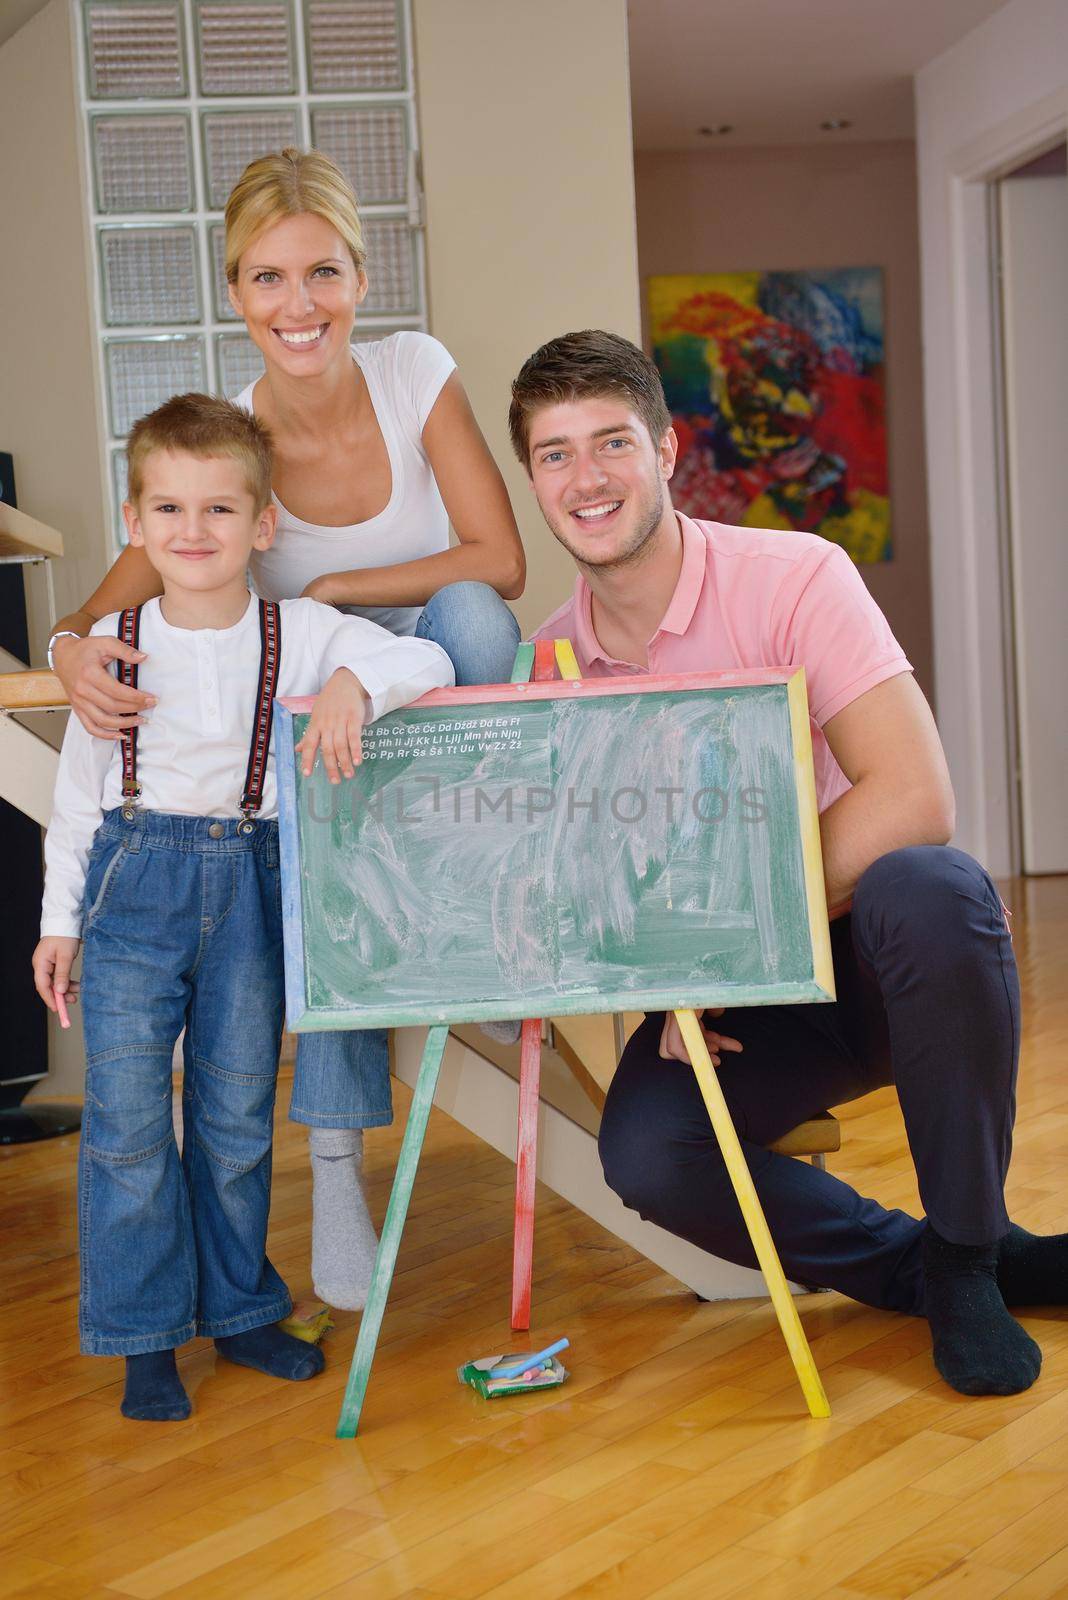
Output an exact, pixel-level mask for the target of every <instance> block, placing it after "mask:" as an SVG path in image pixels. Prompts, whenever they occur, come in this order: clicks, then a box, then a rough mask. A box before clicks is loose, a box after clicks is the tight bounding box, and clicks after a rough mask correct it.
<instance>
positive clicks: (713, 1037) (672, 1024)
mask: <svg viewBox="0 0 1068 1600" xmlns="http://www.w3.org/2000/svg"><path fill="white" fill-rule="evenodd" d="M723 1009H724V1008H723V1007H722V1006H717V1007H715V1008H714V1009H713V1008H712V1007H709V1008H708V1009H707V1010H706V1011H704V1012H703V1013H702V1014H701V1015H700V1016H699V1017H698V1019H697V1023H698V1026H699V1027H700V1029H701V1032H702V1033H703V1034H704V1037H705V1044H706V1045H707V1046H708V1053H709V1055H710V1056H711V1057H712V1065H713V1066H714V1067H718V1066H719V1064H720V1060H719V1056H720V1051H721V1050H741V1049H742V1048H743V1046H742V1045H740V1044H739V1042H738V1040H737V1039H731V1038H728V1036H727V1035H726V1034H725V1033H713V1032H712V1029H711V1028H708V1027H706V1026H705V1024H706V1023H707V1021H708V1019H709V1017H721V1016H722V1015H723ZM659 1054H660V1059H661V1060H662V1061H689V1059H690V1053H689V1051H688V1050H687V1048H686V1043H685V1040H684V1039H683V1037H682V1030H681V1028H680V1027H679V1025H678V1022H677V1021H676V1020H675V1013H674V1011H669V1012H668V1014H667V1016H666V1017H665V1018H664V1027H663V1030H662V1032H661V1034H660V1051H659Z"/></svg>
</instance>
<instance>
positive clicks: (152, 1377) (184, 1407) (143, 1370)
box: [119, 1350, 193, 1422]
mask: <svg viewBox="0 0 1068 1600" xmlns="http://www.w3.org/2000/svg"><path fill="white" fill-rule="evenodd" d="M119 1409H120V1411H121V1412H122V1414H123V1416H124V1417H132V1418H133V1419H134V1421H135V1422H184V1421H185V1419H186V1417H187V1416H188V1415H189V1413H190V1412H191V1411H192V1409H193V1407H192V1406H191V1405H190V1403H189V1396H188V1395H187V1394H186V1392H185V1389H184V1388H183V1387H182V1380H181V1378H180V1377H179V1376H178V1366H177V1363H176V1361H175V1359H174V1351H173V1350H152V1351H150V1352H149V1353H148V1355H143V1356H127V1357H126V1393H125V1394H124V1395H123V1397H122V1405H121V1406H120V1407H119Z"/></svg>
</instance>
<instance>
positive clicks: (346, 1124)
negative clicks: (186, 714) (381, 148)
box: [49, 149, 525, 1309]
mask: <svg viewBox="0 0 1068 1600" xmlns="http://www.w3.org/2000/svg"><path fill="white" fill-rule="evenodd" d="M364 260H365V252H364V243H363V235H362V231H361V227H360V219H359V214H358V211H357V206H356V199H355V196H354V195H353V193H352V190H351V188H350V187H349V185H348V183H347V182H346V180H345V178H344V177H343V175H342V174H341V172H340V171H339V169H338V168H337V167H336V166H335V165H334V163H333V162H332V161H330V160H329V159H328V158H327V157H326V156H324V155H322V154H320V153H319V152H317V151H314V150H313V151H309V152H306V153H301V152H300V151H298V150H292V149H289V150H283V151H281V152H280V153H278V154H273V155H268V156H264V157H262V158H261V159H260V160H258V161H254V162H253V163H252V164H251V165H250V166H249V167H247V168H246V170H245V172H244V173H243V174H242V176H241V178H240V180H239V181H238V183H237V185H236V186H235V188H234V190H233V193H232V194H231V196H230V198H229V200H228V202H227V207H226V272H227V278H228V280H229V285H230V300H231V303H232V305H233V307H234V309H235V310H236V311H237V312H239V314H240V315H241V316H242V317H243V318H244V321H245V325H246V327H247V328H248V331H249V335H250V336H251V338H252V339H253V341H254V343H255V344H256V345H257V347H258V348H259V350H260V353H261V354H262V356H263V359H264V364H265V368H266V371H265V373H264V375H263V377H262V378H260V379H259V381H258V382H257V383H254V384H251V385H250V386H249V387H248V388H247V389H246V390H245V391H244V392H243V393H242V394H240V395H238V396H236V399H237V402H238V403H239V404H240V405H242V406H244V407H245V408H246V409H247V410H249V411H251V412H253V413H254V414H255V416H256V417H258V418H259V419H260V420H261V421H262V422H264V423H266V424H267V426H268V428H269V429H270V432H271V435H272V438H273V441H274V474H273V480H272V489H273V494H274V501H275V505H276V507H277V512H278V534H277V538H276V540H275V544H274V546H273V548H272V549H271V550H269V551H261V552H257V553H256V554H255V556H254V560H253V566H252V577H253V581H254V585H255V588H256V589H257V591H258V592H259V593H260V594H261V595H263V596H264V597H265V598H267V599H275V600H282V599H291V598H294V597H296V596H298V595H302V594H303V595H310V596H312V597H313V598H315V599H317V600H322V601H326V602H327V603H328V604H332V605H336V606H339V607H340V608H341V609H343V610H345V611H351V612H356V613H358V614H360V615H363V616H366V617H369V618H371V619H372V621H375V622H378V623H380V624H382V625H383V626H385V627H388V628H389V629H391V630H392V631H393V632H394V633H399V634H416V635H418V636H420V637H423V638H428V639H432V640H434V641H435V642H436V643H438V644H440V645H441V646H442V647H443V648H444V649H445V650H446V651H447V652H448V654H449V655H450V657H451V658H452V661H453V664H454V666H455V669H456V681H457V683H461V684H463V683H493V682H500V681H502V680H506V679H507V678H508V677H509V675H510V671H511V664H512V659H513V656H514V653H515V647H516V644H517V643H518V641H519V627H518V624H517V623H516V621H515V618H514V617H513V616H512V613H511V611H510V610H509V609H508V607H507V605H506V604H505V600H508V599H515V598H516V597H517V596H518V595H519V594H521V593H522V589H523V582H524V577H525V565H524V560H523V550H522V546H521V544H520V540H519V534H518V531H517V529H516V525H515V518H514V516H513V515H512V509H511V506H510V504H509V500H508V494H507V491H506V489H505V486H504V481H503V479H502V477H501V475H500V472H499V471H498V469H497V467H496V465H495V463H494V461H493V458H492V456H491V455H490V453H489V449H488V447H487V445H486V442H485V440H484V439H483V437H482V434H481V431H480V430H479V427H478V424H477V422H476V421H475V419H474V416H473V414H472V411H471V408H470V405H469V404H468V400H467V396H466V394H465V393H464V388H463V385H462V383H461V382H460V379H459V376H458V375H457V372H456V370H455V363H454V362H453V360H452V358H451V357H450V356H449V354H448V352H447V351H446V350H445V348H444V347H443V346H442V345H441V344H439V343H438V341H437V340H436V339H432V338H431V337H430V336H429V335H427V334H423V333H415V332H408V333H397V334H392V335H391V336H389V337H388V338H385V339H381V340H378V341H375V342H372V343H361V344H357V345H350V342H349V341H350V337H351V334H352V328H353V323H354V320H355V317H356V315H357V312H358V308H359V306H360V304H361V302H362V301H363V299H364V297H365V296H366V294H367V287H368V279H367V272H366V270H365V267H364ZM372 265H373V264H372ZM450 522H451V524H452V526H453V528H454V530H455V532H456V536H457V539H458V541H459V542H458V544H456V545H455V546H452V547H450V545H449V524H450ZM158 593H159V580H158V578H157V576H156V573H155V572H154V570H153V569H152V568H151V567H150V566H149V564H148V561H147V560H146V558H145V555H144V552H143V551H142V550H140V549H132V548H128V549H125V550H124V551H123V552H122V554H121V555H120V556H119V558H118V559H117V561H116V562H115V564H114V565H113V566H112V568H111V570H110V571H109V572H108V574H107V576H106V577H105V579H104V581H103V583H101V585H100V587H99V588H98V589H97V590H96V591H95V593H94V594H92V595H91V596H90V597H89V599H88V600H87V601H86V602H85V604H84V606H83V607H82V608H81V610H79V611H77V612H74V613H73V614H72V615H71V616H67V617H64V618H63V619H62V621H61V622H60V623H59V624H58V626H57V628H56V631H55V633H54V634H53V636H52V639H51V640H50V644H49V659H50V661H51V662H52V663H53V665H54V667H55V670H56V672H57V673H58V675H59V677H60V680H61V681H62V683H63V686H64V688H65V689H66V691H67V693H68V695H69V696H70V701H71V705H72V707H73V709H74V711H75V713H76V715H77V716H78V717H79V718H80V719H81V721H82V723H83V724H84V725H85V727H86V728H87V729H88V731H89V732H90V733H92V734H94V735H95V736H96V737H98V738H101V739H116V738H118V737H119V736H120V734H121V732H122V730H123V729H124V728H127V727H131V726H134V725H137V724H138V723H139V722H140V721H141V720H142V718H143V717H144V716H145V715H149V714H151V705H152V701H151V698H150V697H149V696H146V695H143V694H141V693H139V692H138V691H136V690H133V689H129V688H126V687H124V686H123V685H121V684H119V683H118V682H117V680H116V678H115V677H114V675H113V672H112V670H111V664H112V663H113V662H114V661H115V660H117V659H124V658H129V657H131V656H132V655H133V654H135V653H134V652H132V651H131V650H130V648H129V647H128V646H126V645H124V644H122V643H121V642H120V641H119V640H117V639H114V640H105V639H102V638H99V637H96V638H88V637H86V636H87V635H88V633H89V630H90V628H91V627H92V625H93V623H94V622H95V621H96V620H97V619H98V618H99V617H102V616H106V615H108V614H109V613H110V612H113V611H121V610H123V609H124V608H125V607H127V606H133V605H138V604H141V603H143V602H144V601H146V600H149V599H151V598H152V597H153V596H154V595H156V594H158ZM349 692H351V691H349V690H348V689H347V688H346V687H345V686H344V685H343V684H339V685H334V686H332V687H331V689H330V690H329V691H328V693H329V694H330V695H331V696H332V703H331V706H330V707H329V708H328V709H329V713H330V714H329V716H324V723H325V724H326V725H327V726H328V727H330V728H334V729H343V728H344V726H345V723H346V707H345V705H344V703H343V702H344V696H345V694H346V693H349ZM356 692H358V691H356ZM333 700H336V701H337V704H333ZM352 754H353V753H352V751H351V750H350V749H349V748H348V744H347V740H346V737H345V735H344V734H343V733H339V734H337V735H336V736H334V735H331V734H329V733H326V734H324V740H323V746H322V757H323V761H324V763H325V765H326V767H327V769H328V771H330V772H331V773H332V774H335V775H336V774H337V773H338V772H340V773H341V774H342V775H344V776H351V775H352V771H353V766H352ZM392 1114H393V1113H392V1103H391V1092H390V1081H389V1070H388V1063H387V1055H386V1036H385V1034H384V1033H381V1032H378V1031H368V1032H359V1033H323V1034H304V1035H302V1036H301V1038H300V1040H299V1042H298V1047H297V1064H296V1070H295V1075H294V1083H293V1095H292V1101H291V1105H290V1117H291V1118H292V1119H293V1120H294V1121H297V1122H303V1123H306V1124H307V1125H308V1126H309V1128H310V1145H311V1152H312V1172H313V1176H314V1194H315V1221H314V1226H313V1243H312V1273H313V1281H314V1284H315V1289H316V1292H317V1293H318V1294H319V1295H320V1296H321V1297H322V1298H323V1299H324V1300H326V1301H327V1302H328V1303H330V1304H331V1305H335V1306H340V1307H345V1308H351V1309H358V1308H359V1307H360V1306H362V1304H363V1302H364V1298H365V1296H366V1291H367V1286H368V1283H369V1280H370V1272H371V1267H372V1265H373V1258H374V1247H375V1236H374V1231H373V1229H372V1227H371V1222H370V1218H369V1216H368V1214H367V1209H366V1205H365V1203H364V1201H363V1193H362V1181H361V1174H362V1156H363V1129H364V1128H369V1127H377V1126H381V1125H382V1124H385V1123H388V1122H389V1121H390V1120H391V1119H392Z"/></svg>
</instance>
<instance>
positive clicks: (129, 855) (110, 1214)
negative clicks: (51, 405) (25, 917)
mask: <svg viewBox="0 0 1068 1600" xmlns="http://www.w3.org/2000/svg"><path fill="white" fill-rule="evenodd" d="M128 457H129V469H130V471H129V480H130V500H129V503H128V504H127V505H126V506H124V507H123V514H124V516H125V519H126V526H127V531H128V534H129V539H130V543H131V544H133V545H141V546H143V548H144V549H145V551H146V553H147V555H148V558H149V560H150V561H151V563H152V565H153V566H154V567H155V569H156V571H157V572H158V574H159V577H160V580H161V582H162V587H163V594H162V597H161V598H160V599H158V600H150V601H149V602H148V604H147V605H145V606H143V607H140V608H138V609H137V610H134V611H128V612H123V613H122V614H121V616H120V615H112V616H109V617H105V618H103V619H102V620H101V621H100V622H98V623H97V624H96V625H95V626H94V628H93V633H94V634H107V633H112V634H114V633H116V632H119V633H120V634H121V636H123V637H125V638H126V639H127V641H128V642H129V643H132V644H133V645H134V646H135V647H136V648H137V649H138V650H139V651H140V652H141V657H140V662H139V664H138V667H137V668H134V669H126V670H127V671H128V672H130V675H131V676H132V674H133V673H134V672H136V673H137V676H138V678H139V685H138V686H139V687H140V688H142V689H143V690H145V691H147V692H150V693H151V694H152V695H154V696H155V697H156V704H155V705H154V707H153V709H152V711H151V712H150V714H149V715H147V716H146V717H145V718H143V719H142V720H141V721H140V723H139V725H138V726H137V727H135V728H133V729H131V730H130V731H129V732H128V733H126V734H124V735H123V736H122V739H121V741H119V742H117V743H110V742H108V741H106V740H103V739H94V738H92V737H90V735H89V734H88V733H86V732H85V730H84V728H83V727H82V725H81V723H80V722H79V721H78V719H77V718H76V717H71V719H70V722H69V724H68V727H67V732H66V736H65V738H64V741H63V749H62V753H61V755H60V765H59V774H58V777H57V781H56V793H55V809H54V815H53V818H52V823H51V826H50V827H49V829H48V835H47V838H46V841H45V858H46V864H47V877H46V883H45V894H44V907H43V915H42V923H41V934H42V937H41V942H40V944H39V945H38V947H37V950H36V952H35V954H34V974H35V979H36V984H37V989H38V992H39V993H40V995H41V997H42V999H43V1000H44V1001H45V1003H46V1005H48V1006H49V1007H50V1008H51V1009H52V1010H57V1009H59V1011H60V1016H61V1019H62V1017H63V1014H64V1011H65V1002H66V1001H67V1000H72V999H74V998H75V997H76V992H77V988H78V986H77V985H76V984H74V983H72V981H71V978H70V971H71V965H72V963H73V961H74V958H75V956H76V954H77V951H78V947H79V942H80V941H81V940H84V943H85V951H84V958H83V971H82V981H81V999H82V1007H83V1012H84V1019H85V1045H86V1057H87V1063H88V1070H87V1075H86V1087H85V1116H84V1120H83V1123H82V1140H81V1153H80V1160H79V1176H78V1187H79V1195H78V1209H79V1228H80V1247H81V1263H82V1265H81V1273H82V1282H81V1304H80V1328H81V1340H82V1349H83V1351H84V1352H85V1353H86V1354H89V1355H122V1356H125V1358H126V1390H125V1396H124V1399H123V1402H122V1411H123V1414H124V1415H125V1416H128V1417H137V1418H143V1419H146V1420H153V1421H167V1420H177V1419H179V1418H182V1417H186V1416H188V1415H189V1412H190V1409H191V1408H190V1403H189V1399H188V1396H187V1395H186V1392H185V1390H184V1388H183V1386H182V1383H181V1380H180V1378H179V1376H178V1371H177V1366H176V1363H175V1349H176V1347H177V1346H178V1345H180V1344H183V1343H184V1342H185V1341H186V1340H187V1339H191V1338H193V1337H194V1335H197V1334H200V1335H207V1336H210V1337H213V1338H214V1340H215V1344H216V1348H217V1349H218V1351H219V1353H220V1354H221V1355H223V1356H225V1357H226V1358H227V1359H228V1360H231V1361H235V1362H237V1363H239V1364H241V1365H244V1366H251V1367H255V1368H256V1369H257V1370H259V1371H262V1372H267V1373H270V1374H272V1375H273V1376H276V1377H282V1378H290V1379H302V1378H309V1377H311V1376H313V1375H314V1374H315V1373H316V1372H318V1371H320V1370H321V1369H322V1365H323V1358H322V1353H321V1351H319V1350H318V1349H316V1348H315V1347H314V1346H309V1345H307V1344H305V1343H302V1342H301V1341H300V1340H297V1339H294V1338H292V1337H290V1336H289V1335H287V1334H285V1333H283V1332H282V1331H281V1330H280V1329H279V1328H278V1327H276V1326H275V1324H276V1323H277V1322H278V1321H279V1319H280V1318H282V1317H285V1316H286V1315H288V1313H289V1311H290V1309H291V1306H290V1299H289V1295H288V1293H287V1291H286V1286H285V1284H284V1283H283V1282H282V1279H281V1278H280V1277H279V1275H278V1273H277V1272H276V1271H275V1269H274V1267H273V1266H272V1265H271V1263H270V1261H269V1260H268V1259H267V1256H266V1250H265V1246H266V1237H267V1209H268V1201H269V1197H270V1170H271V1132H272V1112H273V1106H274V1092H275V1077H276V1072H277V1063H278V1052H279V1043H280V1036H281V1028H282V1011H283V968H282V916H281V892H280V885H279V869H278V827H277V823H276V822H275V821H274V820H273V819H274V818H275V817H276V816H277V805H276V791H275V774H274V765H273V756H272V754H271V728H272V716H271V712H272V706H273V699H274V696H275V695H300V694H310V693H314V692H316V691H318V690H319V689H320V688H322V691H323V692H322V693H321V694H320V696H319V700H318V702H317V704H316V708H315V711H314V713H313V715H312V719H311V723H310V725H309V728H308V732H307V734H306V736H305V738H304V740H303V741H302V743H301V746H300V747H299V748H300V751H301V755H302V763H303V767H304V770H305V772H306V773H307V772H310V771H311V766H312V762H313V760H314V758H315V754H316V751H317V749H320V748H321V751H322V755H323V759H324V762H325V763H326V765H327V769H328V773H329V775H330V777H331V780H332V781H335V782H336V781H339V778H338V769H339V768H340V770H341V772H342V773H344V774H345V775H346V776H351V774H352V771H353V766H354V764H355V763H357V762H358V761H359V760H360V754H361V752H360V732H361V728H362V726H363V725H364V723H365V722H366V721H369V720H371V719H372V718H374V717H378V716H381V715H382V714H383V713H385V712H387V711H391V710H393V709H394V708H396V707H397V706H401V705H404V704H406V703H407V702H409V701H411V700H414V699H416V698H417V697H418V696H419V695H421V694H424V693H425V692H426V691H427V690H429V689H433V688H437V687H439V686H442V685H447V684H451V683H452V681H453V670H452V665H451V663H450V661H449V658H448V656H447V655H446V654H445V652H444V651H443V650H441V649H439V647H438V646H437V645H434V644H431V643H429V642H428V641H424V640H418V639H410V638H396V637H394V636H393V635H392V634H390V633H388V632H387V631H386V630H385V629H383V628H380V627H377V626H376V625H375V624H374V623H371V622H368V621H366V620H364V619H363V618H358V617H350V616H345V615H343V614H342V613H340V612H338V611H335V610H333V609H332V608H331V607H329V606H325V605H320V604H319V603H318V602H316V601H314V600H304V599H301V600H288V601H282V602H281V603H280V605H278V606H275V605H272V604H269V603H267V602H264V601H258V600H256V599H255V598H254V597H253V596H251V595H250V593H249V590H248V586H247V581H246V568H247V565H248V559H249V555H250V553H251V551H252V550H254V549H256V550H263V549H266V548H267V547H268V546H269V545H270V543H271V541H272V539H273V538H274V532H275V510H274V507H273V505H272V503H271V447H270V439H269V436H268V434H267V432H266V430H265V429H264V428H263V426H262V425H261V424H260V423H258V422H257V421H256V420H255V418H254V417H252V416H251V415H249V414H247V413H246V412H243V411H241V410H239V409H238V408H237V407H236V406H234V405H231V404H230V403H229V402H228V401H223V400H216V399H213V398H210V397H208V396H206V395H196V394H187V395H179V396H176V397H175V398H174V399H172V400H169V401H168V402H167V403H166V404H165V405H163V406H161V407H160V408H159V409H158V410H157V411H154V412H153V413H152V414H151V415H150V416H147V417H143V418H142V419H141V420H140V421H139V422H138V423H137V424H135V426H134V428H133V430H132V432H131V434H130V439H129V444H128ZM324 685H325V687H323V686H324ZM282 756H283V759H288V758H289V757H288V752H283V753H282ZM183 1027H184V1028H185V1030H186V1033H185V1063H184V1065H185V1071H184V1085H183V1125H184V1135H183V1141H182V1145H183V1147H182V1154H181V1158H180V1160H179V1156H178V1151H177V1147H176V1143H175V1138H174V1128H173V1124H172V1118H171V1055H172V1050H173V1047H174V1042H175V1040H176V1039H177V1037H178V1035H179V1033H180V1032H181V1030H182V1028H183Z"/></svg>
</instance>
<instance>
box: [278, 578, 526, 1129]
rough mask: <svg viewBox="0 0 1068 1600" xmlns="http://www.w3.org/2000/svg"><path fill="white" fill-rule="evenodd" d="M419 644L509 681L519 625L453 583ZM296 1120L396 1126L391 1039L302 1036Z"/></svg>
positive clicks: (430, 611)
mask: <svg viewBox="0 0 1068 1600" xmlns="http://www.w3.org/2000/svg"><path fill="white" fill-rule="evenodd" d="M415 634H416V638H417V639H432V640H433V641H434V643H435V644H439V645H441V647H442V649H443V650H444V651H446V653H447V654H448V655H449V656H450V657H451V659H452V664H453V666H454V667H455V669H456V682H457V683H458V684H460V685H464V684H471V683H507V682H508V680H509V678H510V677H511V676H512V665H513V663H514V661H515V652H516V647H517V646H518V644H519V640H520V633H519V624H518V622H517V621H516V620H515V617H513V615H512V613H511V611H510V610H509V609H508V606H507V605H506V604H505V602H504V601H503V600H502V599H501V597H500V595H499V594H498V593H497V591H496V590H495V589H491V588H490V586H489V584H487V583H450V584H447V585H446V587H445V588H444V589H439V590H438V592H437V594H435V595H433V596H432V597H431V599H430V600H428V601H427V603H426V605H425V606H424V607H423V613H422V616H421V617H420V618H419V621H418V623H417V624H416V629H415ZM289 1115H290V1118H291V1119H292V1121H294V1122H303V1123H307V1124H309V1125H310V1126H311V1127H315V1128H377V1127H380V1126H382V1124H383V1123H387V1122H391V1121H392V1120H393V1099H392V1093H391V1088H390V1081H389V1055H388V1047H387V1035H386V1033H385V1032H384V1030H383V1029H381V1028H367V1029H365V1030H363V1031H361V1032H352V1033H302V1034H301V1035H300V1038H299V1039H298V1040H297V1062H296V1067H295V1069H294V1073H293V1095H292V1099H291V1102H290V1107H289Z"/></svg>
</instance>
